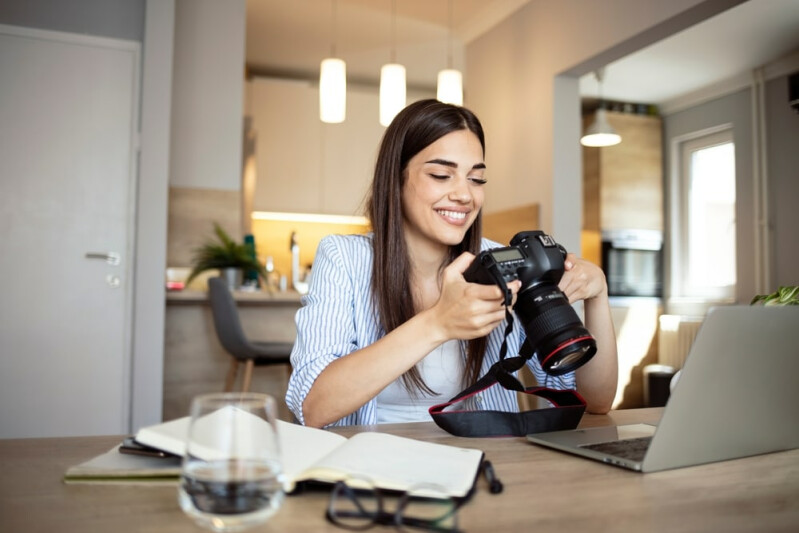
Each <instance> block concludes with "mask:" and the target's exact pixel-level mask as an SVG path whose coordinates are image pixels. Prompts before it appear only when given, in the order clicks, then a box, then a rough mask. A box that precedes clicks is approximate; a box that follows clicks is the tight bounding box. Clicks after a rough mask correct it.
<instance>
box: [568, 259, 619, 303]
mask: <svg viewBox="0 0 799 533" xmlns="http://www.w3.org/2000/svg"><path fill="white" fill-rule="evenodd" d="M565 266H566V272H564V274H563V277H562V278H561V279H560V283H558V288H560V290H562V291H563V293H564V294H565V295H566V297H567V298H568V299H569V303H574V302H576V301H578V300H588V299H590V298H596V297H597V296H601V295H607V292H608V284H607V281H606V280H605V273H604V272H602V269H601V268H599V267H598V266H597V265H595V264H594V263H592V262H590V261H588V260H586V259H583V258H581V257H577V256H576V255H574V254H567V255H566V260H565Z"/></svg>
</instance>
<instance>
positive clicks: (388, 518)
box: [327, 483, 457, 532]
mask: <svg viewBox="0 0 799 533" xmlns="http://www.w3.org/2000/svg"><path fill="white" fill-rule="evenodd" d="M384 504H385V505H386V508H385V509H384ZM456 507H457V506H456V505H455V502H454V501H453V500H452V498H449V497H448V496H446V495H443V494H438V493H435V491H431V490H430V489H426V490H425V491H423V492H410V493H406V494H403V495H402V496H399V497H391V496H389V497H386V496H385V495H384V494H382V493H381V492H380V491H379V490H378V489H371V490H361V489H353V488H351V487H348V486H347V485H346V484H344V483H337V484H336V486H335V488H334V489H333V492H332V494H331V500H330V506H329V508H328V512H327V516H328V518H329V519H330V520H331V521H332V522H333V523H334V524H336V525H339V526H341V527H345V528H347V529H353V530H363V529H368V528H369V527H371V526H372V525H374V524H382V525H395V526H397V527H398V528H400V529H402V530H406V529H424V530H428V531H442V532H443V531H457V520H456V518H457V514H456Z"/></svg>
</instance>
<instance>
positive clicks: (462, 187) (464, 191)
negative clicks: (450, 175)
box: [449, 179, 472, 203]
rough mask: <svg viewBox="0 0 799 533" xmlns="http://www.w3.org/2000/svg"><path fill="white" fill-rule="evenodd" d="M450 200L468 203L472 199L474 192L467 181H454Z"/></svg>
mask: <svg viewBox="0 0 799 533" xmlns="http://www.w3.org/2000/svg"><path fill="white" fill-rule="evenodd" d="M449 199H450V200H452V201H455V202H461V203H466V202H469V201H471V199H472V191H471V189H469V184H468V182H467V180H465V179H456V180H452V189H451V190H450V191H449Z"/></svg>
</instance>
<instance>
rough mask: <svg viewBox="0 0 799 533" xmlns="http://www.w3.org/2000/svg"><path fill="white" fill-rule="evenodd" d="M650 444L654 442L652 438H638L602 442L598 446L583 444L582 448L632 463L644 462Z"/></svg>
mask: <svg viewBox="0 0 799 533" xmlns="http://www.w3.org/2000/svg"><path fill="white" fill-rule="evenodd" d="M650 442H652V437H638V438H635V439H624V440H615V441H611V442H600V443H598V444H583V445H581V446H580V448H587V449H589V450H595V451H597V452H601V453H606V454H608V455H615V456H616V457H622V458H624V459H630V460H632V461H643V460H644V455H646V450H647V448H649V443H650Z"/></svg>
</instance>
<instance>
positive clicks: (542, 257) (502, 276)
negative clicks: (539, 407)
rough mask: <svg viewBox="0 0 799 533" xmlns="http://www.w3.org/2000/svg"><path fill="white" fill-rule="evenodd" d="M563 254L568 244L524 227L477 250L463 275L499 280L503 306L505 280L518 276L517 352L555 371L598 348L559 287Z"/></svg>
mask: <svg viewBox="0 0 799 533" xmlns="http://www.w3.org/2000/svg"><path fill="white" fill-rule="evenodd" d="M565 259H566V249H565V248H564V247H563V246H561V245H560V244H558V243H557V242H555V239H553V238H552V237H550V236H549V235H547V234H546V233H544V232H542V231H523V232H520V233H517V234H516V235H515V236H514V237H513V239H511V241H510V246H508V247H504V248H492V249H490V250H485V251H482V252H480V254H479V255H478V256H477V257H475V259H474V261H473V262H472V264H471V265H469V268H468V269H467V270H466V272H464V274H463V276H464V278H465V279H466V281H469V282H473V283H482V284H483V285H498V286H499V288H500V289H502V292H503V293H504V294H505V304H506V305H510V303H511V297H512V295H511V291H510V289H508V282H509V281H513V280H516V279H518V280H521V282H522V287H521V289H520V290H519V293H518V294H517V296H516V304H515V305H514V306H513V310H514V311H515V312H516V316H517V317H518V319H519V321H520V322H521V324H522V326H523V327H524V331H525V332H526V333H527V340H526V341H525V344H524V345H523V346H522V349H521V352H522V353H521V355H523V356H525V357H528V358H529V357H531V356H532V355H535V356H536V357H537V358H538V361H539V362H540V363H541V368H543V369H544V371H545V372H546V373H548V374H550V375H553V376H559V375H561V374H565V373H567V372H571V371H572V370H575V369H577V368H579V367H581V366H582V365H584V364H585V363H587V362H588V361H589V360H590V359H591V358H592V357H593V356H594V354H595V353H596V341H595V340H594V338H593V337H592V336H591V334H590V333H589V332H588V330H587V329H585V326H584V325H583V323H582V321H581V320H580V318H579V317H578V316H577V313H576V312H575V311H574V308H572V306H571V305H570V304H569V300H568V298H566V295H565V294H563V292H562V291H561V290H560V289H559V288H558V282H559V281H560V278H561V277H563V273H564V272H565V265H564V260H565ZM531 353H532V355H531Z"/></svg>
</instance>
